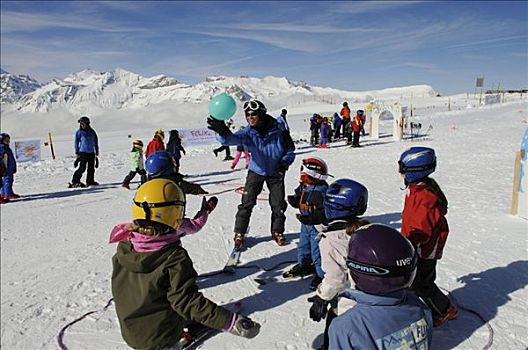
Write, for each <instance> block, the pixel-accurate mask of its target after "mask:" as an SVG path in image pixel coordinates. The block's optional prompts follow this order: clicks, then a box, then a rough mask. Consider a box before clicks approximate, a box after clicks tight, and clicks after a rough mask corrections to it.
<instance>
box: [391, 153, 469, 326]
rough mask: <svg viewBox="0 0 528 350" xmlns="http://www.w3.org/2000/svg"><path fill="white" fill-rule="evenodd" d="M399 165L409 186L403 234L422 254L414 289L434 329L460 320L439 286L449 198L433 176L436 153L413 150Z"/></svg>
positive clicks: (403, 219)
mask: <svg viewBox="0 0 528 350" xmlns="http://www.w3.org/2000/svg"><path fill="white" fill-rule="evenodd" d="M398 165H399V172H400V174H401V176H402V177H403V178H404V183H405V186H406V187H407V194H406V196H405V204H404V207H403V212H402V225H401V233H402V234H403V235H404V236H405V237H407V238H408V239H409V240H410V241H411V243H412V244H413V246H414V247H415V248H416V251H417V252H418V270H417V273H416V278H415V280H414V282H413V284H412V286H411V289H412V290H413V291H414V292H416V295H418V296H419V297H420V298H422V300H423V301H424V302H425V303H426V304H427V305H428V306H429V307H430V308H431V311H432V312H433V322H434V326H435V327H439V326H441V325H443V324H444V323H445V322H447V321H449V320H452V319H454V318H456V317H457V315H458V310H457V307H456V306H455V304H453V302H452V301H451V300H450V299H449V298H448V297H447V296H446V295H445V294H444V293H442V291H441V290H440V289H439V288H438V286H437V285H436V283H435V279H436V264H437V261H438V260H439V259H440V258H441V257H442V253H443V250H444V247H445V244H446V241H447V236H448V234H449V226H448V224H447V219H446V217H445V215H446V214H447V204H448V202H447V198H446V196H445V195H444V193H443V192H442V190H441V189H440V186H438V184H437V183H436V181H435V180H434V179H432V178H430V177H429V175H430V174H432V173H433V172H434V171H435V169H436V155H435V151H434V149H432V148H428V147H411V148H409V149H407V150H406V151H405V152H403V153H402V154H401V156H400V160H399V161H398Z"/></svg>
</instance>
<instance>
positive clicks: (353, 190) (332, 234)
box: [308, 179, 369, 349]
mask: <svg viewBox="0 0 528 350" xmlns="http://www.w3.org/2000/svg"><path fill="white" fill-rule="evenodd" d="M323 206H324V215H325V219H326V222H325V223H324V224H322V225H317V226H316V228H317V231H318V239H319V240H320V241H319V249H320V251H321V268H322V269H323V271H324V272H325V275H324V278H323V280H322V281H321V283H320V284H319V285H318V286H316V288H317V289H316V293H315V295H314V296H313V297H311V298H309V299H308V301H310V302H312V306H311V307H310V318H311V319H312V320H313V321H316V322H319V321H321V319H323V318H325V317H326V324H325V331H324V346H323V349H328V343H329V340H328V328H329V327H330V324H331V322H332V320H333V319H334V318H335V317H337V296H338V295H339V293H341V292H342V291H344V290H345V289H347V288H349V287H350V282H349V275H348V272H347V266H346V257H347V249H348V242H349V241H350V236H351V235H352V234H354V232H356V230H357V229H359V228H360V227H362V226H365V225H368V224H369V222H368V221H367V220H366V219H363V218H361V217H360V216H361V215H363V214H364V213H365V211H366V210H367V206H368V191H367V188H366V187H365V186H363V185H362V184H360V183H359V182H356V181H354V180H351V179H339V180H337V181H335V182H333V183H332V184H331V185H330V186H329V187H328V189H327V191H326V194H325V199H324V203H323ZM329 305H330V309H329V310H328V306H329Z"/></svg>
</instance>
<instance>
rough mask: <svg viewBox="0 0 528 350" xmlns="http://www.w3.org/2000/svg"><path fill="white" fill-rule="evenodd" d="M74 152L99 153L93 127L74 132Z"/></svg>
mask: <svg viewBox="0 0 528 350" xmlns="http://www.w3.org/2000/svg"><path fill="white" fill-rule="evenodd" d="M73 145H74V148H75V154H78V153H95V154H99V142H98V140H97V133H96V132H95V130H94V129H92V128H88V129H84V130H83V129H79V130H77V132H76V133H75V141H74V144H73Z"/></svg>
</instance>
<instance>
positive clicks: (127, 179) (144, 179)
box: [123, 168, 147, 185]
mask: <svg viewBox="0 0 528 350" xmlns="http://www.w3.org/2000/svg"><path fill="white" fill-rule="evenodd" d="M136 174H139V175H140V176H141V184H142V185H143V184H144V183H145V182H147V172H146V171H145V169H139V168H138V169H136V171H134V170H131V171H130V172H129V173H128V175H127V176H125V179H124V180H123V185H128V184H130V181H132V179H133V178H134V176H136Z"/></svg>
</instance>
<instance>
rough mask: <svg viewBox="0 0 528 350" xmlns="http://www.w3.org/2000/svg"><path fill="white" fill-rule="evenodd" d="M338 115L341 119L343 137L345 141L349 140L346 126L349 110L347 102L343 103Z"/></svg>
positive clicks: (348, 122) (348, 119)
mask: <svg viewBox="0 0 528 350" xmlns="http://www.w3.org/2000/svg"><path fill="white" fill-rule="evenodd" d="M339 115H340V116H341V119H342V120H343V123H342V125H343V137H346V138H347V140H348V139H349V138H350V136H349V130H350V129H349V127H348V124H350V108H349V107H348V102H346V101H345V102H343V108H341V111H340V112H339Z"/></svg>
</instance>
